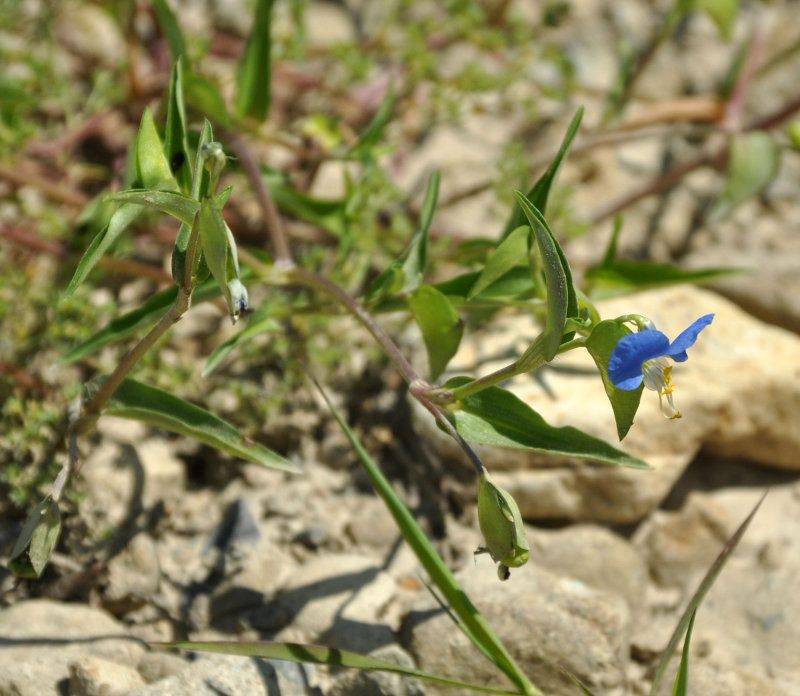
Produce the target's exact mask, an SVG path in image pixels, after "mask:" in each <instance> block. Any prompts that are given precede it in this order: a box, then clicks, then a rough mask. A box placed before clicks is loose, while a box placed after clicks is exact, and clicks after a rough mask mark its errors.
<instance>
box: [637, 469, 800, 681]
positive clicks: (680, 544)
mask: <svg viewBox="0 0 800 696" xmlns="http://www.w3.org/2000/svg"><path fill="white" fill-rule="evenodd" d="M798 491H800V488H799V487H798V485H797V484H789V485H784V486H779V487H774V488H772V489H771V490H770V492H769V494H768V495H767V497H766V499H765V500H764V502H763V504H762V506H761V508H760V509H759V511H758V513H757V514H756V516H755V518H754V519H753V521H752V523H751V526H750V527H749V529H748V530H747V533H746V534H745V536H744V537H743V539H742V541H741V543H740V545H739V547H738V548H737V549H736V550H735V552H734V554H733V555H732V557H731V558H730V559H729V560H728V563H727V565H726V566H725V568H724V569H723V571H722V573H721V574H720V576H719V577H718V578H717V581H716V583H715V584H714V586H713V587H712V589H711V591H710V592H709V594H708V596H707V598H706V600H705V601H704V602H703V604H702V605H701V606H700V610H699V611H698V613H697V619H696V621H695V628H694V635H693V638H692V644H693V645H695V644H696V645H698V646H699V645H703V646H704V652H705V653H706V654H707V655H708V656H709V658H710V659H713V660H714V661H716V662H719V663H723V664H730V665H737V666H738V667H740V668H741V669H743V670H745V671H746V672H747V674H749V675H751V676H752V677H753V678H756V679H761V680H764V681H765V682H768V683H770V684H771V685H773V686H774V687H775V688H776V689H783V690H784V691H785V692H786V693H787V694H788V693H797V692H798V689H800V679H798V674H800V628H798V625H797V622H796V621H794V620H793V619H792V617H794V616H797V615H798V612H800V601H799V600H798V594H797V591H796V584H797V578H798V577H800V560H798V559H800V553H799V551H800V549H799V548H798V545H799V544H800V542H798V540H797V538H796V534H794V533H793V531H792V530H793V529H796V525H797V524H799V523H800V502H798V501H799V500H800V498H799V496H798ZM762 492H763V491H760V490H758V489H727V490H722V491H717V492H714V493H695V494H692V495H690V496H689V499H688V500H687V502H686V504H685V506H684V507H683V509H681V510H680V511H677V512H671V513H659V514H658V515H655V516H654V517H653V518H652V520H650V521H649V522H648V523H647V525H645V527H643V528H642V530H641V533H640V534H637V539H636V542H637V544H638V545H640V548H641V549H642V551H643V553H644V554H645V556H646V558H647V560H648V563H649V565H650V573H651V575H652V577H654V578H655V579H656V580H657V581H660V582H664V583H668V584H670V585H671V586H673V587H676V588H677V590H678V594H677V595H675V596H674V599H673V601H672V602H671V603H667V604H665V603H663V602H658V601H648V603H647V604H648V606H647V607H646V609H645V611H643V612H641V613H640V614H639V615H638V616H637V619H636V622H635V624H636V625H635V630H634V634H633V638H632V642H633V644H634V645H635V646H636V648H637V649H638V650H639V651H642V650H645V651H648V650H652V651H653V652H655V651H656V650H660V649H663V646H664V645H666V641H667V639H668V637H669V634H670V632H671V631H672V628H673V627H674V626H675V624H676V623H677V621H678V618H679V617H680V614H681V612H682V611H683V609H684V607H685V605H686V602H687V601H688V599H689V597H690V596H691V594H692V593H693V592H694V590H695V588H696V586H697V584H698V583H699V581H700V579H701V577H702V576H703V575H704V574H705V572H706V570H707V569H708V566H709V565H710V564H711V562H713V560H714V558H715V557H716V556H717V554H718V553H719V552H720V551H721V549H722V547H723V545H724V544H725V541H726V539H727V538H728V537H729V536H730V535H731V534H733V532H734V531H735V529H736V527H738V525H739V524H740V523H741V522H742V520H743V519H744V518H745V517H746V516H747V514H748V513H749V512H750V510H751V509H752V508H753V506H754V505H755V503H756V502H757V501H758V499H759V498H760V496H761V494H762ZM697 693H700V692H697Z"/></svg>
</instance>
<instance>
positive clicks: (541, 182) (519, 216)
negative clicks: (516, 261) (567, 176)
mask: <svg viewBox="0 0 800 696" xmlns="http://www.w3.org/2000/svg"><path fill="white" fill-rule="evenodd" d="M581 119H583V107H581V108H580V109H578V112H577V113H576V114H575V116H573V117H572V121H571V123H570V124H569V128H567V132H566V134H565V135H564V140H562V141H561V147H560V148H558V152H557V153H556V156H555V157H554V158H553V161H552V162H551V163H550V166H549V167H548V168H547V170H546V171H545V172H544V174H542V176H540V177H539V179H538V180H537V182H536V183H535V184H534V185H533V187H532V188H531V190H530V191H529V192H528V196H527V198H528V200H529V201H530V202H531V204H532V205H533V206H534V207H536V208H538V209H539V210H540V211H541V213H542V215H543V216H544V215H545V214H546V213H547V201H548V199H549V198H550V190H551V189H552V188H553V183H554V182H555V180H556V177H557V176H558V170H559V169H560V168H561V163H562V162H563V161H564V158H565V157H566V156H567V152H568V151H569V148H570V145H572V141H573V140H574V139H575V136H576V135H577V134H578V129H579V128H580V126H581ZM524 221H525V217H524V216H523V213H522V208H521V207H520V205H519V203H515V204H514V209H513V210H512V211H511V217H510V218H509V220H508V222H507V223H506V226H505V229H504V231H503V238H505V237H507V236H508V235H509V234H511V232H512V231H513V230H515V229H516V228H517V227H519V226H520V225H522V224H524Z"/></svg>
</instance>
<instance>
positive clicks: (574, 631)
mask: <svg viewBox="0 0 800 696" xmlns="http://www.w3.org/2000/svg"><path fill="white" fill-rule="evenodd" d="M458 578H459V581H460V582H461V584H462V587H463V588H464V591H465V592H466V594H467V595H468V596H469V597H470V598H471V599H472V601H473V602H474V603H475V605H476V606H477V608H478V609H479V611H480V612H481V613H482V614H483V615H484V616H485V617H486V619H487V620H488V621H489V623H490V624H491V625H492V627H493V628H494V630H495V632H496V633H497V635H498V636H499V637H500V639H501V640H502V641H503V643H504V644H505V645H506V647H507V648H508V650H509V651H510V652H511V654H512V656H513V657H514V658H515V659H516V660H517V662H518V663H519V664H520V666H521V668H522V669H523V671H524V672H525V673H526V674H527V675H528V676H529V677H530V678H531V680H532V681H533V682H534V683H535V684H536V685H537V686H538V687H539V688H540V689H542V690H543V691H544V692H545V693H547V694H548V695H549V696H561V695H562V694H563V695H564V696H567V695H570V696H572V694H574V693H575V692H574V686H573V685H572V684H571V682H568V681H567V680H566V678H565V677H564V676H563V674H562V673H561V672H560V671H559V670H558V669H557V667H556V665H560V666H562V667H564V668H565V669H567V670H569V671H570V672H571V673H573V674H574V675H576V676H577V677H578V678H580V679H581V680H582V681H584V683H585V684H586V685H587V686H588V687H589V688H590V689H592V690H594V689H597V690H598V691H602V692H603V693H610V692H611V691H612V690H615V689H618V688H620V687H621V686H622V685H623V682H624V680H625V662H626V660H627V654H628V630H629V612H628V608H627V605H626V603H625V602H624V600H622V599H621V598H620V597H618V596H615V595H610V594H607V593H604V592H599V591H597V590H594V589H592V588H590V587H588V586H587V585H585V584H583V583H582V582H580V581H578V580H572V579H569V578H559V577H557V576H555V575H552V574H551V573H549V572H547V571H545V570H543V569H541V568H538V567H536V566H535V565H532V564H528V565H527V566H525V567H523V568H521V569H519V570H518V571H516V572H514V573H513V574H512V576H511V578H510V580H509V581H508V582H505V583H501V582H500V581H499V580H498V579H497V576H496V575H495V573H493V572H491V571H488V572H487V569H485V568H478V569H477V570H475V569H471V570H470V571H469V572H467V571H464V572H461V573H459V574H458ZM405 629H406V630H405V631H404V640H405V642H406V646H407V648H408V649H409V651H410V652H411V654H412V655H414V656H415V658H416V659H417V661H418V664H419V666H420V669H423V670H425V671H427V672H432V673H434V674H441V675H443V676H451V677H454V678H458V679H460V680H462V681H466V682H473V683H479V684H484V685H497V686H498V688H500V687H502V686H505V684H504V681H505V677H504V676H503V675H502V674H500V673H499V672H498V670H497V669H496V668H495V667H494V666H493V665H492V664H491V663H490V662H489V661H488V660H485V659H483V657H482V656H481V655H480V653H479V652H478V651H477V649H476V648H475V647H474V646H473V645H472V644H471V643H470V642H469V640H468V639H467V638H466V636H464V634H463V633H462V632H461V631H459V630H458V629H457V628H456V627H455V626H454V625H453V623H452V621H451V619H450V618H449V617H448V616H447V615H446V614H444V613H443V612H442V611H440V610H439V609H438V605H436V604H435V603H434V601H433V599H431V598H430V597H424V598H422V599H421V600H420V601H419V603H418V604H417V605H415V609H414V611H412V612H411V613H410V614H409V617H408V620H407V624H406V626H405Z"/></svg>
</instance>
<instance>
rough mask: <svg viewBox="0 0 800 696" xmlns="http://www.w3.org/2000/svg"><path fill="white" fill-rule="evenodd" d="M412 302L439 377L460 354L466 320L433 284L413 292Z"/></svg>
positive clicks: (426, 347)
mask: <svg viewBox="0 0 800 696" xmlns="http://www.w3.org/2000/svg"><path fill="white" fill-rule="evenodd" d="M408 305H409V307H410V308H411V313H412V314H413V315H414V319H416V321H417V324H418V325H419V328H420V331H422V339H423V341H424V342H425V349H426V350H427V352H428V362H429V364H430V370H431V375H430V376H431V379H432V380H435V379H436V378H437V377H438V376H439V375H440V374H442V372H444V370H445V368H446V367H447V363H448V362H450V359H451V358H452V357H453V356H454V355H455V354H456V351H457V350H458V345H459V343H461V336H462V335H463V333H464V322H463V321H462V320H461V317H459V316H458V312H456V310H455V309H453V305H451V304H450V300H448V299H447V297H445V296H444V295H442V293H440V292H439V291H438V290H437V289H436V288H434V287H431V286H430V285H423V286H422V287H421V288H419V289H417V290H415V291H414V292H412V293H411V294H410V295H409V296H408Z"/></svg>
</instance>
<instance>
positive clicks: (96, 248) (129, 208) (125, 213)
mask: <svg viewBox="0 0 800 696" xmlns="http://www.w3.org/2000/svg"><path fill="white" fill-rule="evenodd" d="M143 210H144V208H142V207H141V206H139V205H128V204H125V205H121V206H120V207H119V208H117V210H116V211H115V212H114V214H113V215H112V216H111V220H109V223H108V225H106V226H105V227H104V228H103V229H102V230H100V232H98V234H97V236H96V237H95V238H94V239H93V240H92V243H91V244H90V245H89V248H88V249H87V250H86V252H85V253H84V255H83V257H82V258H81V260H80V262H79V263H78V268H76V269H75V275H73V276H72V280H70V281H69V285H68V286H67V290H66V294H67V295H71V294H72V293H73V292H75V290H76V289H77V288H78V286H79V285H80V284H81V283H82V282H83V281H84V280H85V279H86V276H87V275H89V272H90V271H91V270H92V269H93V268H94V267H95V265H96V264H97V262H98V261H99V260H100V259H101V258H103V255H104V254H105V253H106V251H108V249H109V247H110V246H111V245H112V244H113V243H114V242H115V241H116V240H117V237H119V236H120V235H121V234H122V233H123V232H124V231H125V229H126V228H127V227H128V226H129V225H130V224H131V223H132V222H133V221H134V220H135V219H136V218H137V217H139V215H141V213H142V211H143Z"/></svg>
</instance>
